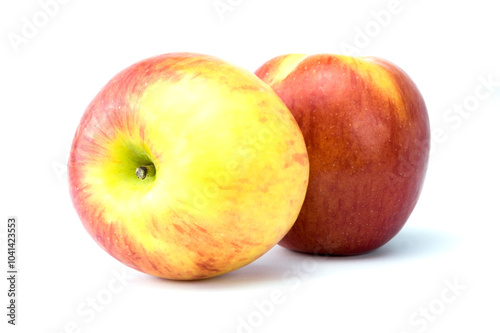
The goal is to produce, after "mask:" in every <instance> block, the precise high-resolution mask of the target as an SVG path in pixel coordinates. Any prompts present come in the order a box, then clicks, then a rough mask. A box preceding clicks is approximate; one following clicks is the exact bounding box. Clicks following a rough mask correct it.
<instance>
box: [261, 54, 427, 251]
mask: <svg viewBox="0 0 500 333" xmlns="http://www.w3.org/2000/svg"><path fill="white" fill-rule="evenodd" d="M256 75H257V76H258V77H260V78H261V79H262V80H263V81H265V82H266V83H268V84H269V85H270V86H271V87H272V88H273V89H274V91H275V92H276V93H277V94H278V96H280V98H281V99H282V100H283V101H284V103H285V104H286V105H287V106H288V108H289V110H290V111H291V112H292V114H293V115H294V117H295V119H296V120H297V123H298V124H299V127H300V128H301V130H302V134H303V135H304V139H305V141H306V146H307V151H308V154H309V163H310V178H309V186H308V190H307V194H306V198H305V201H304V205H303V207H302V209H301V212H300V214H299V217H298V219H297V221H296V223H295V224H294V226H293V227H292V229H291V230H290V232H289V233H288V234H287V235H286V236H285V237H284V238H283V240H281V242H280V243H279V244H280V245H282V246H283V247H286V248H289V249H292V250H296V251H300V252H308V253H318V254H331V255H355V254H361V253H366V252H369V251H372V250H374V249H376V248H378V247H380V246H382V245H383V244H385V243H386V242H388V241H389V240H390V239H391V238H392V237H394V236H395V235H396V234H397V233H398V232H399V231H400V230H401V228H402V227H403V225H404V224H405V223H406V221H407V219H408V217H409V216H410V214H411V212H412V211H413V209H414V207H415V205H416V203H417V200H418V197H419V195H420V192H421V189H422V184H423V181H424V177H425V173H426V170H427V164H428V159H429V143H430V135H429V120H428V115H427V109H426V106H425V103H424V100H423V99H422V96H421V94H420V93H419V91H418V89H417V87H416V85H415V84H414V82H413V81H412V80H411V79H410V77H409V76H408V75H407V74H406V73H405V72H403V70H401V69H400V68H399V67H397V66H395V65H393V64H392V63H390V62H388V61H386V60H383V59H379V58H374V57H349V56H340V55H332V54H317V55H310V56H307V55H303V54H289V55H283V56H279V57H276V58H274V59H271V60H270V61H268V62H267V63H265V64H264V65H262V66H261V67H260V68H259V69H258V70H257V71H256Z"/></svg>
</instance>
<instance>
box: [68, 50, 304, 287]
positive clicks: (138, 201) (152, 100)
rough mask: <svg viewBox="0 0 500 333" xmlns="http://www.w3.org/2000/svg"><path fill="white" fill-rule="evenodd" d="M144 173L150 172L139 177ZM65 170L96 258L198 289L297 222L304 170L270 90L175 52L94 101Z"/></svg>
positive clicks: (141, 66)
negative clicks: (102, 254) (104, 255)
mask: <svg viewBox="0 0 500 333" xmlns="http://www.w3.org/2000/svg"><path fill="white" fill-rule="evenodd" d="M151 165H152V166H153V167H151ZM142 166H147V168H146V171H147V170H150V169H152V168H153V169H154V170H155V172H154V173H153V172H149V173H147V174H146V176H145V178H144V179H140V178H138V176H136V174H135V173H136V170H137V168H140V167H142ZM148 168H149V169H148ZM68 171H69V172H68V174H69V186H70V194H71V198H72V200H73V204H74V207H75V209H76V211H77V213H78V215H79V217H80V219H81V221H82V223H83V225H84V227H85V228H86V230H87V231H88V233H89V234H90V235H91V236H92V237H93V238H94V240H95V241H96V242H97V243H98V244H99V245H100V246H101V247H102V248H103V249H104V250H106V251H107V252H108V253H109V254H110V255H112V256H113V257H114V258H116V259H118V260H119V261H121V262H122V263H124V264H126V265H128V266H130V267H132V268H134V269H137V270H139V271H142V272H144V273H147V274H150V275H154V276H158V277H163V278H168V279H176V280H195V279H204V278H208V277H212V276H216V275H220V274H223V273H226V272H230V271H233V270H235V269H237V268H240V267H242V266H244V265H247V264H249V263H250V262H252V261H254V260H255V259H257V258H258V257H260V256H261V255H263V254H264V253H265V252H266V251H268V250H269V249H271V248H272V247H273V246H274V245H276V243H277V242H278V241H279V240H280V239H281V238H282V237H283V236H284V235H285V234H286V233H287V232H288V231H289V229H290V228H291V227H292V225H293V223H294V222H295V220H296V218H297V216H298V213H299V211H300V207H301V205H302V203H303V200H304V197H305V192H306V189H307V181H308V177H309V164H308V158H307V150H306V147H305V143H304V139H303V136H302V133H301V132H300V129H299V127H298V125H297V123H296V121H295V119H294V117H293V116H292V115H291V113H290V112H289V110H288V109H287V108H286V106H285V105H284V104H283V102H282V101H281V100H280V99H279V97H278V96H277V95H276V94H275V93H274V92H273V91H272V89H271V88H270V87H269V86H268V85H266V84H265V83H263V82H262V81H261V80H259V79H258V78H257V77H256V76H255V75H254V74H252V73H250V72H248V71H246V70H244V69H241V68H238V67H235V66H233V65H231V64H229V63H227V62H224V61H222V60H220V59H217V58H214V57H211V56H207V55H200V54H192V53H171V54H165V55H161V56H157V57H152V58H149V59H146V60H143V61H140V62H138V63H136V64H134V65H132V66H130V67H129V68H127V69H125V70H123V71H122V72H120V73H119V74H118V75H116V76H115V77H114V78H113V79H112V80H111V81H110V82H109V83H108V84H107V85H106V86H105V87H104V88H103V89H102V90H101V91H100V92H99V93H98V95H97V96H96V97H95V99H94V100H93V101H92V102H91V104H90V105H89V106H88V108H87V109H86V111H85V113H84V115H83V118H82V119H81V122H80V125H79V127H78V129H77V131H76V133H75V136H74V140H73V144H72V148H71V152H70V158H69V162H68Z"/></svg>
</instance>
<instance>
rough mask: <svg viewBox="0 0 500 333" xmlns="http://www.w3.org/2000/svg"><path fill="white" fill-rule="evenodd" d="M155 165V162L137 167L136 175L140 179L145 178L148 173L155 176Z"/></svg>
mask: <svg viewBox="0 0 500 333" xmlns="http://www.w3.org/2000/svg"><path fill="white" fill-rule="evenodd" d="M154 174H155V167H154V165H153V164H148V165H143V166H140V167H138V168H137V169H135V175H136V176H137V178H139V179H145V178H146V177H147V176H148V175H151V176H154Z"/></svg>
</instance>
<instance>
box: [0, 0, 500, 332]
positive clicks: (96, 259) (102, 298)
mask: <svg viewBox="0 0 500 333" xmlns="http://www.w3.org/2000/svg"><path fill="white" fill-rule="evenodd" d="M48 2H52V3H54V0H52V1H49V0H41V1H40V2H38V1H35V0H23V1H2V3H1V5H0V26H1V35H0V48H1V51H0V57H1V58H0V60H1V61H0V92H1V95H0V96H1V97H0V112H1V120H0V135H1V140H0V144H1V151H0V156H1V157H0V159H1V160H0V161H1V163H0V178H1V181H0V182H1V186H0V191H1V192H0V193H1V200H0V219H1V220H2V227H1V228H0V236H1V237H0V241H1V252H2V253H3V254H2V255H0V259H1V261H2V264H0V266H1V267H2V270H3V271H4V272H6V269H5V268H4V267H6V257H7V255H6V241H5V232H6V223H7V217H8V216H11V215H14V216H17V217H18V219H19V228H18V238H19V243H18V246H19V252H18V257H19V261H18V264H19V271H20V275H19V281H18V290H19V297H18V304H19V307H18V326H16V327H11V325H7V323H6V321H7V317H6V315H5V314H6V312H7V310H6V309H5V307H4V304H6V303H7V284H6V279H5V278H2V279H1V281H2V282H1V283H0V288H1V289H0V304H1V305H2V309H3V310H1V311H0V312H1V313H0V318H2V319H1V324H0V326H1V329H0V330H1V331H2V332H5V331H6V330H5V328H7V329H8V332H42V333H61V332H129V331H136V332H139V331H140V332H245V333H249V332H344V333H345V332H384V333H387V332H389V333H391V332H394V333H402V332H408V333H413V332H473V331H474V332H499V331H500V323H499V320H498V319H496V318H498V317H495V316H497V315H498V313H499V312H500V302H499V299H500V290H499V289H500V288H499V281H500V273H499V271H500V270H499V269H498V266H499V260H498V254H499V253H500V245H499V242H498V238H499V231H500V228H499V223H500V213H499V210H498V207H499V204H500V203H499V199H500V192H499V187H500V176H499V172H500V157H499V155H500V149H499V143H500V132H499V131H498V127H499V124H500V112H499V111H500V110H499V106H500V66H499V60H500V47H499V43H498V31H500V20H499V17H498V10H497V9H496V7H494V6H493V5H494V1H491V0H475V1H431V0H418V1H417V0H414V1H410V0H400V1H399V5H398V6H396V9H395V10H394V8H393V5H391V1H390V0H376V1H368V0H364V1H316V0H308V1H284V0H283V1H270V0H267V1H266V0H251V1H250V0H221V1H220V3H223V4H226V5H227V6H230V10H227V11H225V12H223V13H220V12H218V11H217V10H216V9H215V7H214V1H213V0H200V1H181V0H176V1H150V0H147V1H135V2H132V1H118V0H113V1H95V0H91V1H89V0H87V1H81V0H71V1H66V2H67V3H65V4H62V2H63V1H62V0H60V2H61V4H59V5H58V8H56V7H54V6H53V5H52V6H51V7H50V6H49V7H47V6H45V7H46V8H49V9H45V11H49V12H50V15H47V14H44V9H43V7H44V6H43V5H41V3H42V4H43V3H48ZM388 9H392V12H393V13H392V14H391V15H390V18H388V17H387V15H386V16H384V15H381V14H380V13H381V11H383V10H388ZM374 13H375V14H374ZM376 13H379V15H378V20H379V21H377V19H376V17H377V15H376ZM382 13H383V12H382ZM381 17H382V18H381ZM27 22H28V23H27ZM29 22H31V24H33V23H36V24H37V25H38V26H39V27H38V28H37V30H36V31H33V29H32V30H30V29H29V28H27V27H26V26H27V25H29V24H30V23H29ZM360 31H367V33H368V35H369V36H368V37H365V38H363V37H362V36H361V33H360ZM23 34H24V36H23ZM16 38H17V39H16ZM21 38H24V40H23V42H22V43H21V44H16V43H15V42H13V40H14V39H16V40H17V41H19V40H21ZM348 44H349V45H351V46H352V47H355V48H357V50H354V51H355V52H353V54H355V55H372V56H379V57H382V58H386V59H388V60H390V61H392V62H394V63H395V64H397V65H399V66H400V67H402V68H403V69H404V70H405V71H406V72H407V73H408V74H409V75H410V76H411V77H412V78H413V79H414V81H415V82H416V83H417V86H418V87H419V88H420V90H421V93H422V94H423V96H424V98H425V100H426V103H427V107H428V110H429V116H430V120H431V127H432V131H433V139H434V143H435V145H434V148H433V151H432V156H431V160H430V164H429V170H428V173H427V178H426V182H425V186H424V190H423V192H422V195H421V198H420V201H419V203H418V205H417V207H416V209H415V211H414V212H413V214H412V216H411V217H410V219H409V220H408V222H407V224H406V226H405V227H404V229H403V230H402V231H401V232H400V233H399V234H398V235H397V236H396V237H395V238H394V239H393V240H392V241H390V242H389V243H388V244H387V245H385V246H383V247H382V248H380V249H379V250H377V251H374V252H372V253H370V254H367V255H362V256H358V257H349V258H314V257H310V256H306V255H301V254H297V253H293V252H290V251H287V250H285V249H283V248H280V247H275V248H274V249H272V250H271V251H270V252H269V253H267V254H266V255H264V256H263V257H262V258H261V259H259V260H258V261H256V262H254V263H252V264H251V265H249V266H247V267H244V268H242V269H240V270H237V271H235V272H232V273H229V274H226V275H223V276H221V277H218V278H214V279H209V280H205V281H197V282H175V281H168V280H162V279H157V278H152V277H149V276H147V275H144V274H142V273H139V272H136V271H134V270H132V269H129V268H127V267H125V266H123V265H122V264H120V263H119V262H117V261H116V260H114V259H113V258H111V257H110V256H109V255H107V254H106V253H105V252H104V251H102V250H101V249H100V248H99V247H98V246H97V245H96V244H95V243H94V241H93V240H92V239H91V238H90V236H89V235H88V234H87V233H86V231H85V230H84V229H83V227H82V225H81V223H80V222H79V220H78V217H77V215H76V213H75V211H74V209H73V207H72V205H71V202H70V199H69V194H68V188H67V182H66V174H65V163H66V159H67V157H68V151H69V148H70V145H71V141H72V138H73V134H74V131H75V129H76V127H77V125H78V122H79V120H80V117H81V115H82V113H83V111H84V109H85V107H86V106H87V104H88V103H89V102H90V101H91V100H92V98H93V97H94V96H95V94H96V93H97V92H98V91H99V89H100V88H101V87H102V86H103V85H104V84H105V83H106V82H107V81H108V80H109V79H110V78H111V77H112V76H114V75H115V74H116V73H117V72H118V71H120V70H122V69H123V68H125V67H127V66H129V65H130V64H132V63H134V62H136V61H138V60H141V59H144V58H147V57H150V56H153V55H157V54H161V53H167V52H177V51H191V52H198V53H206V54H211V55H215V56H218V57H220V58H222V59H225V60H228V61H230V62H233V63H235V64H238V65H239V66H242V67H245V68H247V69H248V70H250V71H254V70H255V69H257V68H258V67H259V66H260V65H261V64H262V63H264V62H265V61H267V60H268V59H270V58H272V57H275V56H277V55H281V54H285V53H309V54H314V53H347V52H348V51H349V50H348V49H346V47H347V46H346V45H348ZM351 51H353V50H352V48H351ZM488 80H489V81H491V85H489V86H486V85H485V84H484V81H488ZM478 93H479V94H480V95H479V97H480V98H478V96H477V94H478ZM459 108H461V109H462V110H465V111H464V112H463V113H462V114H459V113H457V110H459ZM446 116H448V117H454V118H453V121H452V120H451V119H450V118H446ZM5 274H6V273H5ZM1 276H4V275H3V274H1ZM117 276H119V277H120V279H117ZM274 295H281V297H280V298H279V299H275V298H276V297H274ZM273 300H274V301H277V302H276V303H273V304H272V305H271V302H273ZM93 301H94V302H96V303H95V304H94V305H93V306H94V307H92V304H93V303H92V302H93ZM425 313H428V314H425Z"/></svg>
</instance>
